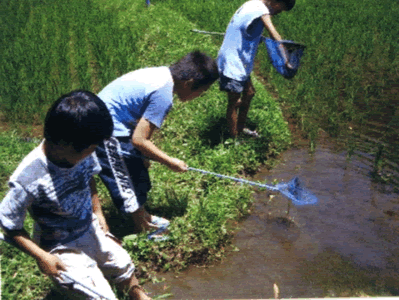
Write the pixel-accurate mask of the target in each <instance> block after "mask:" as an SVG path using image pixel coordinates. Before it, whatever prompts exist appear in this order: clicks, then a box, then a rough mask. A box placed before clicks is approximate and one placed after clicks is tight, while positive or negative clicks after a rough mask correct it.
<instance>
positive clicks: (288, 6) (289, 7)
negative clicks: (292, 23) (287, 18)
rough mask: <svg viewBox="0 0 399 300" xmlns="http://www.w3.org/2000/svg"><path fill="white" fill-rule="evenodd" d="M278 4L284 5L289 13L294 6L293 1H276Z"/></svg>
mask: <svg viewBox="0 0 399 300" xmlns="http://www.w3.org/2000/svg"><path fill="white" fill-rule="evenodd" d="M278 2H283V3H284V4H285V7H286V11H290V10H291V9H292V8H293V7H294V6H295V0H278Z"/></svg>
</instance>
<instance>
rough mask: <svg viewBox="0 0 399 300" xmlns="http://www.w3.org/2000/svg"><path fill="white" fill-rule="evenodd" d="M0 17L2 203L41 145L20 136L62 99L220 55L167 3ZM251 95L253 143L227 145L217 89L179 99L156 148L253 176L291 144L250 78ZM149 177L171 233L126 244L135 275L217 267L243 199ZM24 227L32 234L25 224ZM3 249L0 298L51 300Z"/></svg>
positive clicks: (30, 265) (13, 5)
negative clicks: (21, 166) (192, 57)
mask: <svg viewBox="0 0 399 300" xmlns="http://www.w3.org/2000/svg"><path fill="white" fill-rule="evenodd" d="M1 13H2V16H4V18H2V19H1V22H2V27H4V28H5V29H6V30H5V31H4V32H3V35H2V36H1V39H2V40H1V42H2V46H1V47H2V48H1V51H2V55H1V56H0V57H1V58H0V59H1V64H0V66H1V67H0V68H1V76H2V77H1V80H0V82H1V83H0V91H1V92H0V97H1V98H0V105H1V112H2V115H1V119H2V122H3V124H7V127H8V128H14V131H7V132H5V133H2V134H1V135H0V140H1V145H2V147H1V148H0V157H2V158H3V157H4V160H2V161H1V163H0V166H1V167H0V171H1V196H2V197H3V196H4V195H5V193H6V191H7V187H6V180H7V178H8V177H9V176H10V174H11V173H12V171H13V170H14V168H15V167H16V166H17V165H18V162H19V161H20V159H21V158H22V157H23V156H24V155H26V154H27V153H28V152H29V151H30V149H32V147H34V146H36V145H37V144H38V140H35V142H28V143H27V142H26V139H22V138H21V137H22V136H23V137H26V136H30V135H31V129H32V127H33V126H36V125H38V126H40V124H41V122H42V121H43V118H44V115H45V112H46V111H47V109H48V108H49V106H50V104H51V103H52V102H53V101H54V100H55V99H56V98H57V97H59V96H60V95H61V94H63V93H66V92H69V91H70V90H72V89H75V88H85V89H89V90H92V91H94V92H98V91H99V90H100V89H101V88H102V87H103V86H105V85H106V84H107V83H108V82H109V81H111V80H113V79H114V78H116V77H117V76H119V75H122V74H124V73H126V72H128V71H130V70H132V69H136V68H140V67H146V66H158V65H169V64H171V63H173V62H174V61H176V60H177V59H178V58H180V57H182V56H184V55H185V54H186V53H188V52H189V51H192V50H195V49H200V50H201V51H204V52H206V53H208V54H210V55H212V56H213V57H216V54H217V51H218V45H215V43H214V41H213V39H212V38H211V37H207V36H201V35H198V34H194V33H191V32H190V30H191V29H192V28H194V27H198V25H196V24H195V23H193V22H192V21H191V20H189V19H188V18H187V17H186V16H185V15H183V14H182V13H181V12H180V11H179V10H175V9H173V8H172V7H169V6H168V5H167V3H159V4H157V5H156V6H153V7H150V8H148V9H147V8H146V7H145V5H144V1H141V0H130V1H120V0H113V1H103V0H92V1H89V0H83V1H77V0H69V1H66V2H63V3H54V2H53V1H40V2H38V1H34V0H27V1H24V2H19V1H16V0H14V1H11V0H10V1H7V2H5V3H4V4H3V3H2V4H1ZM255 85H256V88H257V90H258V94H257V96H256V98H255V99H254V100H253V106H252V109H251V112H250V115H249V118H248V122H249V125H250V126H251V127H252V128H256V129H257V130H258V131H259V133H260V134H261V135H262V138H261V139H258V140H254V139H252V138H245V137H243V138H241V139H239V140H233V139H231V138H229V135H228V133H227V127H226V120H225V117H224V115H225V109H226V95H225V94H223V93H221V92H219V90H218V87H217V85H214V86H213V87H212V88H211V89H210V90H209V91H208V92H207V93H206V94H204V95H203V96H202V97H201V98H199V99H196V100H193V101H191V102H189V103H185V104H183V103H180V102H179V101H177V100H176V102H175V107H174V109H173V110H172V111H171V113H170V114H169V116H168V118H167V120H166V122H165V124H164V125H163V128H162V131H160V132H158V133H157V136H156V143H157V144H158V146H159V147H160V148H162V149H163V150H165V151H166V152H168V153H170V155H172V156H175V157H178V158H180V159H183V160H185V161H186V162H187V163H188V164H189V165H190V166H193V167H198V168H203V169H207V170H212V171H214V172H219V173H223V174H230V175H234V176H240V175H245V174H247V173H252V172H255V171H256V169H257V168H258V166H259V165H260V164H261V163H264V162H267V160H268V158H269V157H270V156H273V155H275V154H278V153H279V152H281V151H282V150H283V149H284V148H285V147H286V146H287V145H288V144H289V142H290V135H289V132H288V130H287V124H286V122H285V121H284V120H283V118H282V113H281V110H280V108H279V106H278V104H277V103H276V102H275V101H274V100H273V99H272V98H271V97H270V95H269V94H268V93H267V92H266V90H265V88H264V87H263V85H262V84H261V83H260V82H259V81H258V80H257V79H256V78H255ZM11 154H12V155H11ZM151 177H152V181H153V189H152V191H151V193H150V199H149V201H148V202H149V203H148V206H149V210H150V211H151V212H154V213H156V214H158V215H162V216H165V217H167V218H170V219H172V226H171V234H170V239H169V240H168V241H167V242H163V243H159V244H156V245H154V243H152V242H148V241H147V240H146V238H145V236H136V237H135V236H133V237H131V238H129V239H127V240H126V243H125V248H126V249H127V250H128V251H129V253H130V254H131V255H132V258H133V260H134V261H135V263H136V265H137V267H138V269H139V272H140V274H142V275H148V274H149V273H150V271H153V270H161V269H162V270H168V269H174V270H176V269H178V268H181V267H184V266H186V265H188V264H193V263H200V264H204V263H207V262H209V261H212V260H215V259H218V258H219V257H221V256H222V255H223V253H224V251H225V250H224V249H225V248H226V246H227V245H228V243H229V240H230V238H231V234H232V232H233V231H234V229H235V224H236V222H237V221H238V220H240V218H242V217H243V216H245V215H246V214H247V213H248V209H249V208H250V204H251V201H252V198H251V193H252V189H251V188H249V187H247V186H242V185H237V184H233V183H231V182H228V181H223V180H220V179H215V178H212V177H207V176H203V175H200V174H195V173H190V172H188V173H185V174H175V173H173V172H171V171H169V170H168V169H167V168H165V167H163V166H161V165H159V164H156V163H154V164H153V165H152V167H151ZM100 194H101V196H102V197H103V198H104V199H105V201H104V210H105V212H106V214H107V216H108V218H109V223H110V226H111V230H112V231H113V232H114V233H115V234H116V235H118V236H120V237H122V236H123V235H125V234H128V233H129V232H128V230H126V229H129V228H128V227H127V226H126V224H125V223H124V222H123V221H122V220H121V219H120V215H119V214H118V213H117V212H116V211H115V209H114V207H113V205H111V203H110V201H109V197H108V194H107V192H106V190H105V188H104V187H103V186H102V185H101V186H100ZM26 226H27V228H28V229H29V228H31V226H32V224H31V221H30V220H28V221H27V223H26ZM0 249H1V251H2V279H3V280H2V293H3V296H4V297H5V298H7V299H16V298H17V297H18V298H20V299H40V298H41V297H42V296H43V295H46V294H47V293H48V291H49V289H50V286H51V285H50V282H49V280H48V279H45V278H44V277H43V276H42V275H40V271H39V270H38V268H37V267H36V265H35V262H34V261H33V259H31V258H29V257H28V256H26V255H25V254H22V253H19V252H17V251H15V249H12V248H10V247H9V246H5V245H2V246H1V248H0ZM27 278H29V280H27ZM33 282H36V284H33ZM122 298H123V297H122Z"/></svg>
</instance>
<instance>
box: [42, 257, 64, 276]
mask: <svg viewBox="0 0 399 300" xmlns="http://www.w3.org/2000/svg"><path fill="white" fill-rule="evenodd" d="M37 264H38V266H39V268H40V270H41V271H42V272H43V273H44V274H46V275H48V276H54V277H59V276H60V275H61V274H60V271H66V270H67V266H66V265H65V264H64V263H63V262H62V260H61V259H59V258H58V257H57V256H55V255H53V254H50V253H46V254H45V255H43V256H41V257H40V258H38V259H37Z"/></svg>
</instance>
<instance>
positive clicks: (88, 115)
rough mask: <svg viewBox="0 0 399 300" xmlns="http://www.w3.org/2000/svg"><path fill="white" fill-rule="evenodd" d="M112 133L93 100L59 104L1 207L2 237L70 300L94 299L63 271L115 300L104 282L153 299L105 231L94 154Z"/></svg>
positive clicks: (76, 97)
mask: <svg viewBox="0 0 399 300" xmlns="http://www.w3.org/2000/svg"><path fill="white" fill-rule="evenodd" d="M112 130H113V123H112V118H111V116H110V114H109V112H108V109H107V107H106V106H105V105H104V103H103V102H102V101H101V100H100V99H99V98H98V97H97V96H96V95H94V94H93V93H90V92H87V91H74V92H71V93H69V94H67V95H64V96H62V97H60V98H59V99H58V100H57V101H56V102H55V103H54V104H53V106H52V107H51V108H50V110H49V111H48V113H47V116H46V120H45V124H44V138H45V139H44V141H43V142H42V143H41V144H40V145H39V146H38V147H37V148H35V149H34V150H33V151H32V152H30V153H29V154H28V155H27V156H26V157H25V159H24V160H23V161H22V162H21V163H20V165H19V166H18V168H17V170H16V171H15V172H14V174H13V175H12V176H11V178H10V181H9V187H10V190H9V192H8V193H7V195H6V197H5V198H4V199H3V201H2V202H1V203H0V225H1V227H2V228H3V230H4V231H5V233H6V234H7V235H8V236H9V237H10V238H11V239H12V240H13V241H14V242H15V244H17V246H18V247H19V248H20V249H22V250H23V251H24V252H26V253H28V254H29V255H31V256H32V257H33V258H35V259H36V261H37V263H38V266H39V268H40V270H41V271H42V272H43V273H44V274H46V275H48V276H50V278H51V279H52V280H53V281H54V282H55V283H56V286H57V287H58V288H59V290H60V292H61V293H63V294H64V295H65V296H66V298H72V299H76V298H78V299H82V298H84V299H94V298H95V295H93V294H92V293H91V292H90V291H88V290H87V289H86V288H84V287H82V286H81V285H79V284H76V283H73V282H71V281H70V280H68V278H66V277H64V276H63V275H62V271H64V272H66V273H67V274H70V275H71V277H72V278H76V279H77V280H79V281H80V282H82V284H84V285H86V286H88V287H90V288H91V289H93V290H97V291H98V292H100V293H101V294H102V295H104V296H106V297H108V298H110V299H116V298H115V295H114V293H113V291H112V289H111V286H110V285H109V283H108V281H107V280H106V279H105V278H104V276H106V277H107V278H108V279H111V280H112V281H114V282H115V283H116V284H117V286H118V287H119V288H121V289H126V290H129V296H130V299H150V298H148V297H147V296H146V294H145V293H144V292H143V290H142V288H141V287H140V286H139V285H138V281H137V279H136V277H135V276H134V274H133V271H134V265H133V263H132V261H131V259H130V256H129V254H128V253H127V252H126V251H125V250H124V249H123V248H122V247H121V246H120V245H119V244H118V243H117V242H116V241H115V240H114V238H113V236H112V235H111V234H110V233H109V232H108V227H107V224H106V222H105V218H104V216H103V213H102V210H101V205H100V203H99V198H98V196H97V191H96V187H95V181H94V179H93V176H94V175H95V174H98V173H99V172H100V170H101V167H100V165H99V163H98V160H97V158H96V156H95V155H94V154H93V152H94V150H95V148H96V146H97V145H98V144H99V143H100V142H102V141H103V140H104V139H107V138H109V137H110V136H111V134H112ZM27 211H29V213H30V215H31V216H32V218H33V219H34V221H35V233H34V236H35V237H36V238H35V241H33V240H32V239H31V238H30V237H29V235H28V234H27V232H26V231H25V230H24V229H23V225H24V220H25V216H26V212H27Z"/></svg>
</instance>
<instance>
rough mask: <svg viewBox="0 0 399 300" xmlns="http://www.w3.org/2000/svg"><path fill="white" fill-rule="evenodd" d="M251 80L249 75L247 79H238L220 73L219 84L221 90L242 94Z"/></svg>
mask: <svg viewBox="0 0 399 300" xmlns="http://www.w3.org/2000/svg"><path fill="white" fill-rule="evenodd" d="M248 80H250V77H248V79H247V80H245V81H238V80H235V79H232V78H229V77H226V76H224V75H220V79H219V84H220V90H221V91H225V92H232V93H239V94H241V93H242V92H243V91H244V88H245V85H246V83H247V82H248Z"/></svg>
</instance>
